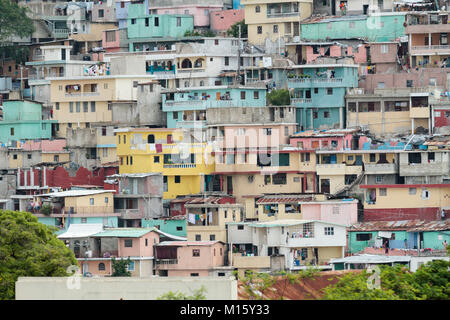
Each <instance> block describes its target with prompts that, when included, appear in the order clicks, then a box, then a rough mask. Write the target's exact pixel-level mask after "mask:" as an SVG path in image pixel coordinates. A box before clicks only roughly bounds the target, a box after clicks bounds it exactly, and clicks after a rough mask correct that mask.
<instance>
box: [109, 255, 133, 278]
mask: <svg viewBox="0 0 450 320" xmlns="http://www.w3.org/2000/svg"><path fill="white" fill-rule="evenodd" d="M111 261H112V269H113V273H112V274H111V277H131V272H130V271H128V268H127V267H128V265H129V264H130V263H131V259H130V257H128V258H127V259H126V260H125V259H121V260H116V259H115V258H114V257H112V258H111Z"/></svg>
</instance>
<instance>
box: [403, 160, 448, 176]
mask: <svg viewBox="0 0 450 320" xmlns="http://www.w3.org/2000/svg"><path fill="white" fill-rule="evenodd" d="M448 172H449V169H448V163H447V162H444V163H443V162H430V163H410V164H400V175H401V176H417V175H419V174H420V175H423V176H432V175H448Z"/></svg>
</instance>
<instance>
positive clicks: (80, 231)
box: [58, 223, 103, 239]
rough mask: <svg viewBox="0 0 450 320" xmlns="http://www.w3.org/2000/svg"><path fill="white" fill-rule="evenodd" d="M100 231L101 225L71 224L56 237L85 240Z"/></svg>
mask: <svg viewBox="0 0 450 320" xmlns="http://www.w3.org/2000/svg"><path fill="white" fill-rule="evenodd" d="M102 230H103V224H101V223H72V224H71V225H70V226H69V228H68V229H67V231H66V232H64V233H62V234H60V235H59V236H58V239H61V238H63V239H70V238H87V237H89V236H91V235H93V234H96V233H99V232H101V231H102Z"/></svg>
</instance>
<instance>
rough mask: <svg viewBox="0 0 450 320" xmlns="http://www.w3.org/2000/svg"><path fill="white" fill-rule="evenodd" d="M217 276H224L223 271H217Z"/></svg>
mask: <svg viewBox="0 0 450 320" xmlns="http://www.w3.org/2000/svg"><path fill="white" fill-rule="evenodd" d="M217 276H218V277H225V272H219V273H217Z"/></svg>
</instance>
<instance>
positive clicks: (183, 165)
mask: <svg viewBox="0 0 450 320" xmlns="http://www.w3.org/2000/svg"><path fill="white" fill-rule="evenodd" d="M196 166H197V165H196V164H195V163H192V164H191V163H186V164H185V163H182V164H165V165H164V166H163V167H164V168H176V169H179V168H195V167H196Z"/></svg>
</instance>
